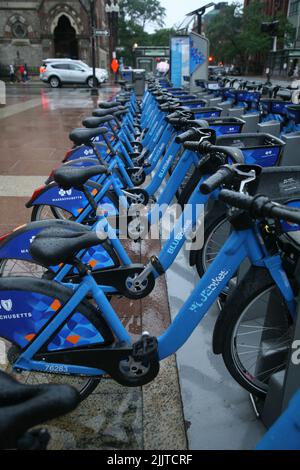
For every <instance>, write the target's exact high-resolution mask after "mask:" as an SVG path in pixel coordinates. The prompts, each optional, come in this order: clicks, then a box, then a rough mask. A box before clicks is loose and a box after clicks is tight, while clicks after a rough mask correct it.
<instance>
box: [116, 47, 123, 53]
mask: <svg viewBox="0 0 300 470" xmlns="http://www.w3.org/2000/svg"><path fill="white" fill-rule="evenodd" d="M116 51H117V52H124V51H125V47H116Z"/></svg>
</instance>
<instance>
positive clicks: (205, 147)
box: [183, 141, 244, 163]
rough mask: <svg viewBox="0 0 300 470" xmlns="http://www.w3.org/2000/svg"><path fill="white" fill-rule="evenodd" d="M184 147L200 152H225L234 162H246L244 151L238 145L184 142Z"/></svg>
mask: <svg viewBox="0 0 300 470" xmlns="http://www.w3.org/2000/svg"><path fill="white" fill-rule="evenodd" d="M183 146H184V148H185V149H187V150H192V151H193V152H200V153H204V154H206V153H225V155H227V156H228V157H229V158H231V159H232V160H233V162H234V163H244V155H243V152H242V151H241V150H240V149H239V148H237V147H227V146H223V145H213V144H211V143H210V142H207V141H205V142H184V144H183Z"/></svg>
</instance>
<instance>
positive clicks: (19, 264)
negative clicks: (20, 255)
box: [0, 259, 48, 278]
mask: <svg viewBox="0 0 300 470" xmlns="http://www.w3.org/2000/svg"><path fill="white" fill-rule="evenodd" d="M47 271H48V270H47V269H46V268H44V267H43V266H41V265H39V264H36V263H31V262H29V261H25V260H21V259H2V260H0V276H1V277H8V276H30V277H38V278H41V277H43V276H44V275H45V273H46V272H47Z"/></svg>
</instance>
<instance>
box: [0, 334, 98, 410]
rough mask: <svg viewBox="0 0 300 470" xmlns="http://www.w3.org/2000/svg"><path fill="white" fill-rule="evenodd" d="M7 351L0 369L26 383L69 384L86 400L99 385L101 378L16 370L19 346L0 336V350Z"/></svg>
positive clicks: (0, 362)
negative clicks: (14, 367) (15, 364)
mask: <svg viewBox="0 0 300 470" xmlns="http://www.w3.org/2000/svg"><path fill="white" fill-rule="evenodd" d="M4 350H5V351H6V354H1V357H0V359H1V360H0V370H2V371H3V372H6V373H7V374H9V375H11V376H12V377H14V378H15V379H16V380H18V382H20V383H23V384H26V385H41V384H52V383H53V384H67V385H71V386H72V387H74V388H76V389H77V391H78V393H79V395H80V400H81V401H82V400H85V399H86V398H87V397H88V396H89V395H90V394H91V393H92V392H93V391H94V390H95V388H96V387H97V386H98V384H99V382H100V380H101V378H97V379H94V378H91V377H79V376H71V375H66V374H57V373H55V374H51V373H49V374H47V373H42V372H35V371H22V372H16V371H15V370H14V369H13V367H12V364H13V363H14V362H15V360H16V359H17V358H18V356H19V354H20V350H19V348H18V347H17V346H16V345H14V344H12V343H11V342H10V341H7V340H6V339H2V338H0V352H1V351H4Z"/></svg>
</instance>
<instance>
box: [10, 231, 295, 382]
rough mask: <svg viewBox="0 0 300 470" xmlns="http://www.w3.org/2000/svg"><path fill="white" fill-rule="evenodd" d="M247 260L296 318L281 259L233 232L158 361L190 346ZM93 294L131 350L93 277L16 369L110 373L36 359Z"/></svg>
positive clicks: (252, 236)
mask: <svg viewBox="0 0 300 470" xmlns="http://www.w3.org/2000/svg"><path fill="white" fill-rule="evenodd" d="M246 258H248V259H249V260H250V262H251V263H252V264H253V265H255V266H262V267H265V268H266V269H268V271H269V272H270V274H271V276H272V278H273V279H274V281H275V283H276V284H277V286H278V288H279V289H280V291H281V292H282V294H283V296H284V298H285V300H286V303H287V305H288V306H289V309H290V311H291V313H292V312H293V313H294V312H295V301H294V294H293V291H292V288H291V286H290V283H289V281H288V278H287V276H286V274H285V272H284V270H283V268H282V265H281V260H280V257H279V255H275V256H268V255H265V254H264V247H263V245H262V244H261V242H260V241H259V238H258V236H257V234H256V232H255V230H253V229H246V230H243V231H233V232H232V233H231V235H230V237H229V238H228V240H227V241H226V242H225V244H224V246H223V247H222V249H221V250H220V252H219V254H218V255H217V257H216V258H215V260H214V261H213V263H212V264H211V265H210V267H209V268H208V270H207V272H206V273H205V275H204V276H203V277H202V278H201V279H200V281H199V282H198V284H197V286H196V287H195V289H194V291H193V292H192V294H191V295H190V297H189V298H188V299H187V301H186V302H185V303H184V305H183V306H182V307H181V309H180V310H179V312H178V314H177V316H176V317H175V320H174V321H173V323H172V324H171V325H170V326H169V328H168V329H167V330H166V331H165V333H164V334H163V335H162V336H160V337H159V338H158V354H159V359H160V360H163V359H165V358H166V357H168V356H170V355H172V354H174V353H175V352H176V351H177V350H178V349H180V348H181V346H182V345H183V344H184V343H185V342H186V341H187V340H188V338H189V337H190V335H191V334H192V332H193V331H194V329H195V328H196V327H197V326H198V324H199V323H200V321H201V320H202V318H203V317H204V316H205V314H206V313H207V312H208V311H209V308H210V307H211V306H212V304H213V303H214V302H215V301H216V300H217V298H218V296H219V294H220V293H221V292H222V290H223V289H224V288H225V286H226V285H227V284H228V282H229V280H230V279H231V278H232V277H233V276H234V274H235V273H236V271H237V269H238V268H239V266H240V265H241V263H242V262H243V261H244V260H245V259H246ZM88 293H90V294H92V296H93V298H94V300H95V302H96V304H97V306H98V307H99V310H100V312H101V314H102V316H103V318H104V319H105V320H106V322H107V324H108V325H109V327H110V328H111V330H112V332H113V333H114V335H115V337H116V338H117V341H120V342H124V343H126V344H132V341H131V337H130V335H129V334H128V333H127V331H126V329H125V328H124V327H123V325H122V323H121V321H120V319H119V317H118V315H117V314H116V312H115V311H114V309H113V308H112V306H111V304H110V303H109V301H108V300H107V298H106V296H105V294H104V292H103V290H102V289H101V288H100V287H99V286H98V285H97V283H96V281H95V279H94V278H93V276H92V275H91V274H87V275H85V276H84V278H83V280H82V282H81V283H80V284H79V285H78V287H77V288H76V290H75V292H74V294H73V295H72V296H71V297H70V298H69V300H68V302H67V303H66V304H65V305H64V306H63V308H62V309H61V311H60V312H59V313H58V314H57V315H56V316H55V317H54V319H52V320H51V321H50V322H49V323H48V325H47V326H46V327H45V328H44V329H43V330H42V331H41V332H40V333H39V334H38V336H37V337H36V338H35V339H34V340H33V341H32V342H31V343H30V345H29V346H28V347H27V348H26V350H25V351H24V352H23V353H22V354H21V355H20V356H19V358H18V360H17V361H16V362H15V364H14V368H16V369H24V370H37V371H45V372H58V373H62V372H63V373H66V374H83V375H88V376H100V375H102V374H103V373H105V371H102V370H100V369H96V368H94V367H88V366H87V367H83V366H76V365H70V364H61V363H60V364H57V363H49V362H47V363H43V362H40V361H36V360H34V359H33V357H34V355H35V354H36V353H37V352H38V351H39V350H40V349H41V347H42V346H43V345H45V343H47V341H48V340H49V339H50V338H51V336H52V335H53V334H54V333H55V332H56V331H57V330H58V329H59V328H60V327H61V326H62V325H63V324H64V323H65V321H66V320H67V319H68V318H69V316H70V315H71V314H72V313H73V312H74V311H76V308H77V306H78V305H79V304H80V302H81V301H82V300H84V299H85V297H86V295H87V294H88Z"/></svg>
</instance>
